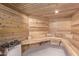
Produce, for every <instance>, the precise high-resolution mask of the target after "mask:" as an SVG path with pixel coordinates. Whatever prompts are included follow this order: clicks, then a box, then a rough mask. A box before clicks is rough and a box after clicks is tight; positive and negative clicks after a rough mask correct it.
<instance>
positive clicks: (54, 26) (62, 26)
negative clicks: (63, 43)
mask: <svg viewBox="0 0 79 59" xmlns="http://www.w3.org/2000/svg"><path fill="white" fill-rule="evenodd" d="M64 19H65V20H64ZM54 20H55V19H54ZM59 20H60V21H52V22H50V25H49V26H50V27H49V28H50V30H49V33H50V34H51V35H52V36H56V37H62V38H69V39H70V38H72V35H71V18H60V19H59Z"/></svg>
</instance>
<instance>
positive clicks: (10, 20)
mask: <svg viewBox="0 0 79 59" xmlns="http://www.w3.org/2000/svg"><path fill="white" fill-rule="evenodd" d="M27 38H28V17H27V16H25V15H22V14H20V13H18V12H16V11H14V10H12V9H9V8H8V7H5V6H3V5H1V4H0V43H1V42H8V41H10V40H15V39H16V40H26V39H27Z"/></svg>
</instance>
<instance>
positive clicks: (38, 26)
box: [29, 18, 48, 39]
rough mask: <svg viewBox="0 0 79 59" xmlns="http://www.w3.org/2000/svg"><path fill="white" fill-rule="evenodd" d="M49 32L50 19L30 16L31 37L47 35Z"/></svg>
mask: <svg viewBox="0 0 79 59" xmlns="http://www.w3.org/2000/svg"><path fill="white" fill-rule="evenodd" d="M47 33H48V20H43V19H39V18H29V37H30V38H29V39H38V38H43V37H46V35H47Z"/></svg>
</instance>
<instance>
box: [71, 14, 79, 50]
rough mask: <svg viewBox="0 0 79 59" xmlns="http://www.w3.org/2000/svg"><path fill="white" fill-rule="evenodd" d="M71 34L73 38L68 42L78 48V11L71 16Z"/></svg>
mask: <svg viewBox="0 0 79 59" xmlns="http://www.w3.org/2000/svg"><path fill="white" fill-rule="evenodd" d="M72 34H73V39H72V40H71V41H70V42H71V43H72V44H73V45H74V46H75V47H76V48H77V49H79V12H77V13H75V14H74V15H73V16H72Z"/></svg>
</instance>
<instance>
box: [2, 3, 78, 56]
mask: <svg viewBox="0 0 79 59" xmlns="http://www.w3.org/2000/svg"><path fill="white" fill-rule="evenodd" d="M78 55H79V3H1V4H0V56H78Z"/></svg>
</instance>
